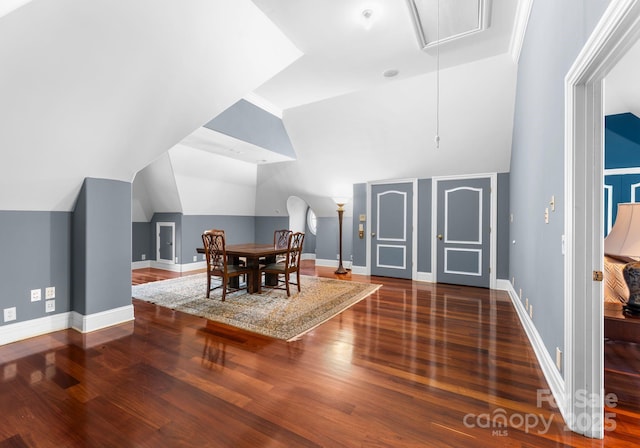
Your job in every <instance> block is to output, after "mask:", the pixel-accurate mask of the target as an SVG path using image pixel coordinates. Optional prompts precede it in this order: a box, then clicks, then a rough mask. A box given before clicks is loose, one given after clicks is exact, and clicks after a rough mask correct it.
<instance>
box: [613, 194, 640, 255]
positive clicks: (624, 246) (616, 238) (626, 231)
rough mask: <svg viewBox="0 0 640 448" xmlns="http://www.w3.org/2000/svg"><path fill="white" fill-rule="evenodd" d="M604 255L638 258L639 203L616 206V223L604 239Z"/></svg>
mask: <svg viewBox="0 0 640 448" xmlns="http://www.w3.org/2000/svg"><path fill="white" fill-rule="evenodd" d="M604 253H605V254H607V255H613V256H618V257H633V258H637V257H640V203H623V204H618V216H617V217H616V222H615V224H614V225H613V229H611V232H610V233H609V235H607V237H606V238H605V239H604Z"/></svg>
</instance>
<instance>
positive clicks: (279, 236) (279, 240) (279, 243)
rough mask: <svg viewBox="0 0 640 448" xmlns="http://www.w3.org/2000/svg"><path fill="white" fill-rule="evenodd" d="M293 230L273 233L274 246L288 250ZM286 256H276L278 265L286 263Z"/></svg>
mask: <svg viewBox="0 0 640 448" xmlns="http://www.w3.org/2000/svg"><path fill="white" fill-rule="evenodd" d="M291 233H292V232H291V230H289V229H281V230H276V231H274V232H273V246H274V247H275V248H276V249H286V248H287V247H288V245H289V235H291ZM285 258H286V257H285V256H284V255H276V263H279V262H282V261H285Z"/></svg>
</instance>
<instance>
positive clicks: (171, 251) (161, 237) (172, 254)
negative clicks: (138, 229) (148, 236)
mask: <svg viewBox="0 0 640 448" xmlns="http://www.w3.org/2000/svg"><path fill="white" fill-rule="evenodd" d="M175 236H176V224H175V223H173V222H158V223H156V260H157V261H160V262H162V263H171V264H174V263H175V259H176V245H175Z"/></svg>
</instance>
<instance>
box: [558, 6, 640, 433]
mask: <svg viewBox="0 0 640 448" xmlns="http://www.w3.org/2000/svg"><path fill="white" fill-rule="evenodd" d="M639 35H640V2H638V1H637V0H617V1H613V2H611V4H610V5H609V7H608V8H607V10H606V11H605V13H604V14H603V17H602V18H601V20H600V22H599V24H598V26H597V27H596V29H595V30H594V32H593V34H592V36H591V38H590V39H589V40H588V42H587V44H586V45H585V47H584V48H583V49H582V51H581V53H580V55H579V56H578V58H577V59H576V62H575V63H574V64H573V66H572V67H571V69H570V70H569V73H568V74H567V76H566V78H565V80H566V81H565V82H566V84H565V113H566V129H565V135H566V142H565V161H566V163H565V169H566V173H565V202H566V208H565V244H566V246H565V284H564V297H565V313H564V316H565V322H564V326H565V350H566V358H565V361H566V362H565V378H564V380H565V381H564V390H561V391H557V392H558V393H559V394H560V397H556V398H557V400H556V401H557V403H558V404H559V405H560V408H561V410H562V414H563V415H564V416H565V417H571V416H574V417H575V416H581V417H583V418H580V419H576V418H566V421H567V424H568V426H569V428H570V429H571V430H572V431H575V432H578V433H581V434H584V435H586V436H588V437H595V438H603V437H604V423H605V421H604V397H603V394H602V391H603V390H604V331H603V320H604V316H603V307H602V302H603V288H602V283H600V282H599V281H594V276H593V272H594V271H602V269H603V263H604V247H603V246H604V244H603V234H604V212H603V211H604V204H603V202H604V201H603V194H602V191H603V188H604V186H603V173H604V167H603V152H604V151H603V140H604V139H603V135H604V129H603V121H604V120H603V117H604V105H603V102H604V78H605V76H606V75H607V74H608V73H609V71H610V70H611V69H612V67H614V66H615V64H617V63H618V61H620V60H621V59H622V57H623V56H624V55H625V54H626V52H627V51H628V49H629V48H630V47H631V46H632V45H633V44H634V43H635V42H636V41H637V39H638V36H639ZM584 335H589V337H584ZM555 393H556V392H554V394H555ZM585 394H588V396H589V397H592V399H590V400H589V403H587V404H586V405H585V403H584V400H583V397H584V396H585ZM558 398H559V399H558ZM585 421H588V422H589V424H584V423H583V424H580V423H581V422H585Z"/></svg>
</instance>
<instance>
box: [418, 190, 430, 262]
mask: <svg viewBox="0 0 640 448" xmlns="http://www.w3.org/2000/svg"><path fill="white" fill-rule="evenodd" d="M432 185H433V182H432V181H431V179H420V180H418V212H417V213H418V272H431V203H432V200H431V199H432V198H431V188H432Z"/></svg>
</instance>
